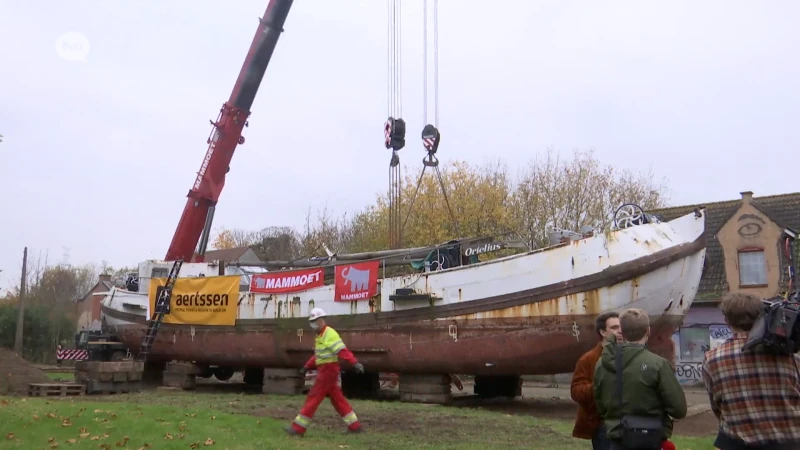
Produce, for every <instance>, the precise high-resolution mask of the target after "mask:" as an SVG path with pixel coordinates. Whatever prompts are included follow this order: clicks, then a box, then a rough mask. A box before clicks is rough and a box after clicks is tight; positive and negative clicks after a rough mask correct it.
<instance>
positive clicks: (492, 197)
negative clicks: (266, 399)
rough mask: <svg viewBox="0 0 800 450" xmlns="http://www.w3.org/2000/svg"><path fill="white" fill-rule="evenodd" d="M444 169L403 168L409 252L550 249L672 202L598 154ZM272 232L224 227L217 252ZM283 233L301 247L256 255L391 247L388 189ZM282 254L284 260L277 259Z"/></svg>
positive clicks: (658, 187) (645, 178)
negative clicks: (567, 233) (555, 234)
mask: <svg viewBox="0 0 800 450" xmlns="http://www.w3.org/2000/svg"><path fill="white" fill-rule="evenodd" d="M439 169H440V172H441V182H440V180H439V176H438V174H437V172H436V171H435V170H432V169H431V168H428V169H427V170H425V173H424V176H423V177H422V178H420V173H421V169H418V170H415V171H411V170H409V169H407V168H406V169H404V173H405V174H406V175H405V177H404V180H403V185H402V188H401V194H400V198H401V202H400V222H401V224H402V230H401V232H402V236H401V244H402V246H403V247H420V246H426V245H435V244H441V243H444V242H447V241H449V240H452V239H457V238H474V237H488V236H498V235H506V238H514V237H515V238H517V239H522V240H524V241H525V242H526V243H528V245H529V246H530V247H531V248H538V247H541V246H543V245H546V244H547V242H548V233H549V231H551V230H552V229H553V228H561V229H569V230H572V231H580V229H581V227H583V226H592V227H595V228H605V227H607V226H608V225H609V224H610V222H611V220H613V213H614V210H615V209H616V208H617V207H618V206H620V205H621V204H623V203H636V204H639V205H640V206H642V207H643V208H644V209H645V210H647V209H653V208H659V207H663V206H665V204H666V203H665V194H664V193H665V185H664V183H663V182H662V183H660V184H657V183H655V182H654V181H653V176H652V174H650V173H644V174H642V173H636V172H632V171H618V170H616V169H614V168H612V167H609V166H604V165H602V164H601V163H600V162H599V161H598V160H597V159H595V158H594V156H593V154H592V152H574V153H573V155H572V158H571V159H563V158H560V157H559V156H558V155H557V154H554V153H553V152H547V153H546V154H545V155H543V156H542V157H539V158H536V159H534V160H533V161H532V162H531V164H530V165H529V166H528V167H526V168H524V169H523V170H522V171H521V173H520V174H519V178H518V180H516V182H514V181H513V180H512V179H511V176H510V175H509V172H508V169H507V168H506V166H505V165H504V164H502V163H500V162H499V161H492V162H489V163H486V164H483V165H473V164H469V163H467V162H463V161H454V162H450V163H445V162H441V163H440V166H439ZM442 185H443V186H444V189H443V188H442ZM451 212H452V214H451ZM265 230H269V229H265ZM265 230H261V231H257V232H252V231H245V230H227V229H223V230H221V231H220V232H219V234H218V235H217V237H216V239H215V240H214V247H215V248H230V247H237V246H241V245H259V243H263V242H265V238H268V239H273V240H274V238H275V233H274V232H265ZM281 230H282V231H281V233H279V234H282V235H284V236H289V235H292V236H294V237H295V239H296V241H297V245H296V246H286V248H289V247H291V248H292V249H294V250H293V251H292V252H288V253H286V252H275V251H269V250H268V249H267V247H266V246H265V245H263V244H262V246H261V247H260V248H262V249H263V251H261V252H258V251H257V253H260V254H261V256H262V257H264V258H266V259H271V260H275V259H280V260H291V259H292V258H307V257H310V256H322V255H324V254H325V252H324V248H325V246H327V247H328V248H329V249H330V250H332V251H334V252H338V253H356V252H367V251H376V250H385V249H388V248H389V196H388V192H383V193H381V194H379V195H378V196H377V198H376V201H375V203H374V204H372V205H369V206H367V207H366V208H364V209H363V210H361V211H360V212H358V213H356V214H355V215H353V216H351V217H350V218H347V216H344V217H342V218H339V219H334V218H333V217H332V216H331V215H330V214H329V213H328V211H327V210H325V212H324V213H323V214H321V215H318V218H317V220H316V221H313V222H312V221H311V220H310V215H309V217H308V218H307V221H306V227H305V230H304V232H303V233H302V234H296V233H295V234H292V233H294V232H293V231H291V230H290V229H287V228H285V227H281ZM509 234H511V236H509ZM287 239H288V237H287ZM270 242H271V241H270ZM277 253H281V255H282V256H284V257H281V258H278V257H277Z"/></svg>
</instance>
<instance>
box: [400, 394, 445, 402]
mask: <svg viewBox="0 0 800 450" xmlns="http://www.w3.org/2000/svg"><path fill="white" fill-rule="evenodd" d="M400 401H401V402H404V403H428V404H435V405H449V404H450V403H452V402H453V396H452V395H450V394H402V393H401V394H400Z"/></svg>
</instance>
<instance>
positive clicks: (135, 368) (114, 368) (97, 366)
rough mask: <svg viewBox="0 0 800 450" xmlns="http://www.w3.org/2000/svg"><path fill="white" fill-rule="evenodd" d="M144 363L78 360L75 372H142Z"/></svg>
mask: <svg viewBox="0 0 800 450" xmlns="http://www.w3.org/2000/svg"><path fill="white" fill-rule="evenodd" d="M143 370H144V363H141V362H136V361H113V362H109V361H78V362H77V363H75V371H76V372H89V373H99V372H103V373H115V372H142V371H143Z"/></svg>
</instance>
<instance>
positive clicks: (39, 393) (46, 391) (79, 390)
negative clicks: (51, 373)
mask: <svg viewBox="0 0 800 450" xmlns="http://www.w3.org/2000/svg"><path fill="white" fill-rule="evenodd" d="M85 392H86V386H84V385H82V384H79V383H31V384H29V385H28V396H29V397H66V396H76V395H83V394H84V393H85Z"/></svg>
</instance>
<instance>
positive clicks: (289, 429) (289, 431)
mask: <svg viewBox="0 0 800 450" xmlns="http://www.w3.org/2000/svg"><path fill="white" fill-rule="evenodd" d="M284 431H286V434H288V435H289V436H298V437H303V433H301V432H299V431H297V430H295V429H294V427H293V426H291V425H289V426H288V427H286V428H284Z"/></svg>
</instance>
